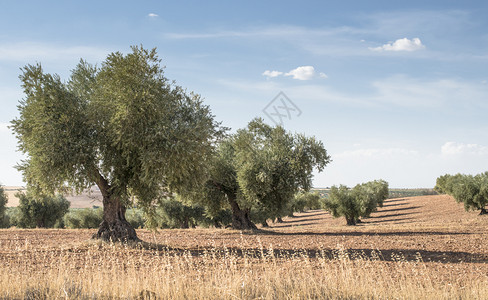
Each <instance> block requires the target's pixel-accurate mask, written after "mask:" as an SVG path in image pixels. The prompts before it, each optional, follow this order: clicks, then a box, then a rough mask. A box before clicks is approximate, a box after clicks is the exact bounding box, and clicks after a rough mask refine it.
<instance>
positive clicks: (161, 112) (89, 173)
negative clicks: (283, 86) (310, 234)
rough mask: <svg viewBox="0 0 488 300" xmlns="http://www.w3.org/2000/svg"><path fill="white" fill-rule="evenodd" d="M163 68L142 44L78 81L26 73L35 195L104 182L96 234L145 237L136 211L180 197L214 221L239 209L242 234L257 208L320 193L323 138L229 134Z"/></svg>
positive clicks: (273, 131) (22, 118) (28, 176)
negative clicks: (134, 218)
mask: <svg viewBox="0 0 488 300" xmlns="http://www.w3.org/2000/svg"><path fill="white" fill-rule="evenodd" d="M163 69H164V68H163V67H162V66H161V60H160V59H159V58H158V56H157V53H156V51H155V49H153V50H146V49H143V48H142V47H132V52H131V53H129V54H126V55H124V54H122V53H120V52H115V53H111V54H109V55H108V56H107V58H106V59H105V60H104V61H103V62H102V64H101V65H100V66H93V65H90V64H88V63H86V62H85V61H83V60H82V61H81V62H80V63H79V64H78V65H77V66H76V68H75V69H74V70H73V71H72V73H71V77H70V78H69V79H68V80H67V81H66V82H64V81H62V80H61V79H60V78H59V76H58V75H56V74H54V75H52V74H48V73H45V72H44V71H43V69H42V67H41V65H40V64H37V65H28V66H26V67H24V68H23V73H22V75H21V76H20V79H21V81H22V88H23V90H24V95H25V97H24V99H23V100H21V101H20V105H19V106H18V109H19V117H18V118H16V119H15V120H13V121H12V125H11V128H12V130H13V132H14V133H15V134H16V137H17V138H18V140H19V149H20V150H21V151H22V152H23V153H24V154H25V155H26V159H25V160H23V161H22V162H21V164H20V165H19V166H18V169H19V170H20V171H21V172H22V173H23V177H24V180H25V181H26V183H27V186H28V189H29V191H30V192H31V193H34V194H36V195H54V194H55V192H63V191H65V190H66V189H70V190H72V189H74V190H75V191H77V192H81V191H83V190H84V189H86V188H88V187H90V186H92V185H96V186H98V188H99V189H100V192H101V194H102V196H103V216H102V222H101V224H100V226H99V230H98V232H97V233H96V234H95V235H94V238H100V239H103V240H113V241H115V240H121V241H126V240H139V239H138V237H137V234H136V232H135V230H134V228H133V227H132V226H131V224H130V223H129V222H128V221H127V220H126V217H125V213H126V210H127V208H128V207H131V206H134V205H135V204H137V206H138V207H141V208H142V209H144V211H145V212H146V213H147V214H148V218H149V219H153V217H154V216H155V215H156V214H157V207H158V206H161V204H162V203H163V202H164V201H168V199H171V198H172V197H174V196H175V195H179V196H180V197H182V198H183V199H185V201H189V202H192V203H196V204H201V205H202V206H204V207H205V209H206V212H207V213H208V214H209V215H210V216H212V215H215V214H218V213H219V212H220V211H221V210H222V209H227V208H228V209H230V210H231V211H232V227H233V228H239V229H248V228H255V225H254V223H253V222H252V220H251V219H250V211H251V210H253V209H258V210H261V211H265V212H266V215H267V217H269V218H273V217H280V216H282V215H284V208H285V207H287V205H288V203H289V201H290V199H292V198H293V196H294V195H295V193H297V192H298V191H299V190H304V191H307V190H308V189H309V188H310V186H311V178H312V171H313V170H314V169H318V170H319V171H321V170H322V169H323V168H324V167H325V166H326V165H327V164H328V163H329V161H330V158H329V156H328V155H327V153H326V151H325V149H324V147H323V145H322V143H321V142H319V141H316V140H315V139H314V138H309V137H305V136H303V135H293V134H290V133H288V132H286V131H285V130H284V129H283V128H282V127H280V126H277V127H271V126H268V125H266V124H264V122H263V121H262V120H259V119H257V120H254V121H252V122H250V123H249V125H248V126H247V128H245V129H242V130H239V131H238V132H237V133H236V134H233V135H230V136H229V135H226V134H225V133H226V131H227V128H224V127H222V126H221V124H220V123H218V122H216V121H215V120H214V116H213V115H212V113H211V111H210V108H209V107H208V106H207V105H204V104H203V101H202V99H201V98H200V96H199V95H197V94H193V93H187V92H186V91H185V90H184V89H183V88H181V87H179V86H176V85H175V84H174V82H173V81H171V80H169V79H167V78H166V77H165V76H164V72H163ZM150 223H155V222H150ZM184 223H186V220H185V221H184Z"/></svg>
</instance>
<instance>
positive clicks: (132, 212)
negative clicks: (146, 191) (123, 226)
mask: <svg viewBox="0 0 488 300" xmlns="http://www.w3.org/2000/svg"><path fill="white" fill-rule="evenodd" d="M125 218H126V220H127V222H129V223H130V225H131V226H132V227H134V228H144V224H145V223H146V219H145V218H144V212H143V210H142V209H139V208H131V209H128V210H127V211H126V212H125Z"/></svg>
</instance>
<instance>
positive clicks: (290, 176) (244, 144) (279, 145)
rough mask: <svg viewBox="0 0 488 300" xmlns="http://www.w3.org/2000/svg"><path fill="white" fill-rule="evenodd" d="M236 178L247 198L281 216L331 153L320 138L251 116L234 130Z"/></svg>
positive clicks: (263, 208) (308, 188)
mask: <svg viewBox="0 0 488 300" xmlns="http://www.w3.org/2000/svg"><path fill="white" fill-rule="evenodd" d="M235 144H236V167H237V181H238V183H239V187H240V189H241V191H242V194H243V195H244V197H245V199H247V202H248V203H250V204H251V205H254V206H255V207H257V208H259V207H261V209H262V210H263V211H265V212H266V213H267V215H268V218H271V219H274V218H281V217H283V216H286V215H287V214H288V207H289V206H290V202H291V201H292V200H293V198H294V196H295V194H296V193H297V192H298V191H309V190H310V188H311V187H312V178H313V174H312V172H313V171H314V170H318V172H321V171H322V170H323V169H324V168H325V166H326V165H327V164H329V162H330V161H331V160H330V156H329V155H327V151H326V150H325V148H324V145H323V143H322V142H321V141H318V140H316V139H315V137H307V136H305V135H303V134H292V133H290V132H287V131H286V130H285V129H284V128H283V127H281V126H276V127H271V126H269V125H267V124H265V123H264V122H263V120H262V119H254V120H252V121H251V122H250V123H249V124H248V126H247V128H245V129H241V130H239V131H238V132H237V134H236V142H235Z"/></svg>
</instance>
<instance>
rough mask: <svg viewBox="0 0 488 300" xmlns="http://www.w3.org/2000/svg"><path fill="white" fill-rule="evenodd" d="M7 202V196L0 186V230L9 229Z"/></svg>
mask: <svg viewBox="0 0 488 300" xmlns="http://www.w3.org/2000/svg"><path fill="white" fill-rule="evenodd" d="M7 202H8V198H7V194H6V193H5V190H4V189H3V187H2V186H1V185H0V228H6V227H9V218H8V216H7V214H6V210H7Z"/></svg>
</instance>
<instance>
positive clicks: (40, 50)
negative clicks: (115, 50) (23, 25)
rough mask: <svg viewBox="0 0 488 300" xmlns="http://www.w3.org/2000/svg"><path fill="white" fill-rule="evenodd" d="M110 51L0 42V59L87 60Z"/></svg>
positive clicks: (99, 56) (100, 58)
mask: <svg viewBox="0 0 488 300" xmlns="http://www.w3.org/2000/svg"><path fill="white" fill-rule="evenodd" d="M109 52H110V51H109V50H107V49H103V48H98V47H89V46H64V45H56V44H45V43H32V42H23V43H9V44H0V61H21V62H23V63H25V62H32V61H46V60H55V61H61V60H72V59H76V60H78V59H80V58H84V59H87V60H95V61H97V60H102V59H104V58H105V57H106V56H107V54H108V53H109Z"/></svg>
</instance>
